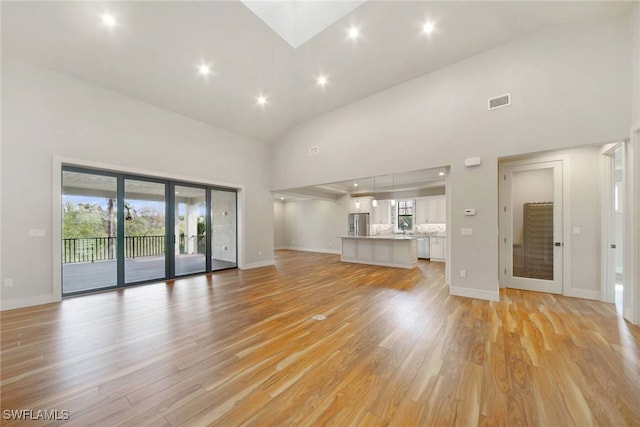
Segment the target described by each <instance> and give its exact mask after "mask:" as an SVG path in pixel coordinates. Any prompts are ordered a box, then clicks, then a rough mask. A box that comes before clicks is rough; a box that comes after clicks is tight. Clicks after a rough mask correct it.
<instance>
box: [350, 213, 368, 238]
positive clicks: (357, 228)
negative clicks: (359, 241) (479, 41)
mask: <svg viewBox="0 0 640 427" xmlns="http://www.w3.org/2000/svg"><path fill="white" fill-rule="evenodd" d="M368 235H369V214H368V213H352V214H349V236H368Z"/></svg>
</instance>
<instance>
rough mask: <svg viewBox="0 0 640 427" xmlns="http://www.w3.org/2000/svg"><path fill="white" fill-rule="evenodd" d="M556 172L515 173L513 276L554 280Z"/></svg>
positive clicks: (512, 195) (512, 187)
mask: <svg viewBox="0 0 640 427" xmlns="http://www.w3.org/2000/svg"><path fill="white" fill-rule="evenodd" d="M553 188H554V187H553V169H552V168H545V169H533V170H525V171H517V172H514V173H513V179H512V185H511V193H512V194H511V197H512V199H511V200H512V203H513V206H512V208H513V230H512V232H513V276H515V277H526V278H531V279H545V280H553V252H554V251H553V198H554V197H553V196H554V194H553Z"/></svg>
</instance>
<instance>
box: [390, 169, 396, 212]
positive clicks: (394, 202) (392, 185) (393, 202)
mask: <svg viewBox="0 0 640 427" xmlns="http://www.w3.org/2000/svg"><path fill="white" fill-rule="evenodd" d="M391 190H392V191H393V196H391V197H392V199H391V206H395V205H396V181H395V177H394V176H393V175H391Z"/></svg>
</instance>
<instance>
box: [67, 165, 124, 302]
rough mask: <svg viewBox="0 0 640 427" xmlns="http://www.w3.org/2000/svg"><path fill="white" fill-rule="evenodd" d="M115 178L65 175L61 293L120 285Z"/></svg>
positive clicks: (69, 173)
mask: <svg viewBox="0 0 640 427" xmlns="http://www.w3.org/2000/svg"><path fill="white" fill-rule="evenodd" d="M116 190H117V180H116V178H115V177H111V176H104V175H95V174H91V173H80V172H70V171H63V172H62V292H63V294H69V293H73V292H79V291H87V290H90V289H100V288H105V287H109V286H116V284H117V265H116V209H117V203H116Z"/></svg>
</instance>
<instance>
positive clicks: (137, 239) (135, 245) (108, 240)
mask: <svg viewBox="0 0 640 427" xmlns="http://www.w3.org/2000/svg"><path fill="white" fill-rule="evenodd" d="M189 239H196V241H197V244H196V250H197V253H204V250H205V239H206V236H204V235H198V236H195V235H194V236H191V237H189ZM184 247H185V236H184V235H181V236H180V237H179V248H180V253H184ZM164 254H165V236H164V235H156V236H127V237H125V238H124V256H125V258H138V257H146V256H158V255H164ZM112 259H116V238H115V237H83V238H70V239H62V263H63V264H71V263H75V262H94V261H107V260H112Z"/></svg>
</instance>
